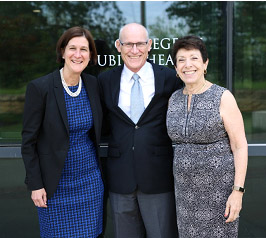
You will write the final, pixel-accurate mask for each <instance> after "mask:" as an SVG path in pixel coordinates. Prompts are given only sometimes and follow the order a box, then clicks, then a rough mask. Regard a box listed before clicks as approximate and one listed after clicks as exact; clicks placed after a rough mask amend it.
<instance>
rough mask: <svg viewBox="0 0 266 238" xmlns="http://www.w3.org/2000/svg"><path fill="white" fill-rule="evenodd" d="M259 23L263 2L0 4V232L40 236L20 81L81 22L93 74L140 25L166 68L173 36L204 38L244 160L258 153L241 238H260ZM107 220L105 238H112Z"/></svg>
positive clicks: (264, 165)
mask: <svg viewBox="0 0 266 238" xmlns="http://www.w3.org/2000/svg"><path fill="white" fill-rule="evenodd" d="M230 10H231V11H230ZM265 21H266V2H263V1H259V2H256V1H255V2H254V1H253V2H249V1H248V2H246V1H243V2H241V1H236V2H221V1H216V2H215V1H167V2H164V1H154V2H153V1H147V2H145V1H142V2H138V1H125V2H124V1H81V2H72V1H56V2H54V1H43V2H42V1H40V2H39V1H38V2H34V1H33V2H32V1H22V2H21V1H17V2H16V1H13V2H5V1H1V2H0V27H1V29H2V30H1V33H0V36H1V37H0V39H1V40H0V52H1V54H0V59H1V64H0V203H1V205H0V211H1V213H0V236H1V237H8V238H12V237H29V238H30V237H38V233H39V231H38V229H39V228H38V218H37V213H36V210H35V208H34V206H33V204H32V202H31V200H30V196H29V194H28V193H27V192H26V189H25V185H24V184H23V180H24V175H25V172H24V167H23V162H22V160H21V157H20V152H19V146H20V143H21V128H22V113H23V105H24V94H25V89H26V85H27V83H28V82H29V81H31V80H33V79H35V78H37V77H40V76H42V75H45V74H47V73H49V72H51V71H53V70H54V69H55V68H57V67H58V65H57V64H56V61H55V59H56V54H55V45H56V42H57V40H58V38H59V36H60V35H61V34H62V33H63V31H64V30H66V29H67V28H69V27H72V26H76V25H80V26H83V27H85V28H88V29H89V30H90V31H91V32H92V34H93V36H94V39H95V41H96V46H97V51H98V54H99V55H98V65H97V66H93V67H92V66H89V67H88V68H87V69H86V71H87V72H88V73H91V74H93V75H95V76H97V75H98V74H99V73H100V72H101V71H104V70H107V69H109V68H112V67H114V66H116V65H119V64H121V63H122V60H121V58H120V56H119V55H118V53H117V51H116V49H115V47H114V41H115V40H116V39H117V38H118V34H119V29H120V27H121V26H123V25H124V24H126V23H129V22H139V23H142V24H144V25H146V27H147V29H148V31H149V33H150V38H151V39H152V40H153V45H152V50H151V52H150V55H149V59H150V60H152V61H153V62H155V63H158V64H161V65H165V66H168V67H173V63H172V59H171V56H170V54H171V48H172V45H173V43H174V41H175V39H176V38H178V37H181V36H184V35H188V34H193V35H197V36H200V37H202V39H203V40H204V41H205V42H206V46H207V49H208V53H209V59H210V62H209V67H208V74H207V79H208V80H210V81H211V82H214V83H217V84H219V85H221V86H225V87H228V88H229V89H231V90H232V93H233V94H234V95H235V97H236V100H237V103H238V105H239V107H240V110H241V112H242V114H243V118H244V123H245V130H246V135H247V139H248V143H249V144H250V145H252V148H251V150H250V151H251V152H252V153H250V155H256V156H250V157H249V168H248V174H247V179H246V188H247V193H246V194H245V195H244V203H243V211H242V212H241V223H240V235H239V237H243V238H244V237H248V238H251V237H266V228H265V226H264V224H266V219H265V215H264V214H265V212H266V208H265V206H263V204H265V202H264V200H263V199H264V198H265V195H266V194H265V189H264V190H263V189H260V188H258V186H257V184H264V183H265V182H266V177H265V171H266V159H265V158H266V149H265V148H266V123H265V120H266V96H265V95H266V81H265V79H264V75H266V67H265V66H266V57H265V55H266V26H265V24H264V22H265ZM228 39H229V40H228ZM230 39H231V40H230ZM228 49H232V51H230V52H229V53H228ZM229 55H231V56H232V58H228V56H229ZM228 72H229V73H230V72H231V76H232V77H229V76H228V75H230V74H228ZM230 85H232V86H230ZM256 146H257V147H256ZM253 151H254V152H253ZM258 151H259V153H257V154H256V152H258ZM257 155H260V156H257ZM107 215H108V220H107V236H106V237H112V229H111V218H110V214H109V213H108V214H107Z"/></svg>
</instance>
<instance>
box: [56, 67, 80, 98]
mask: <svg viewBox="0 0 266 238" xmlns="http://www.w3.org/2000/svg"><path fill="white" fill-rule="evenodd" d="M60 75H61V81H62V84H63V87H64V89H65V90H66V92H67V94H68V95H69V96H71V97H77V96H78V95H79V94H80V92H81V87H82V80H81V77H79V86H78V89H77V91H76V92H74V93H73V92H71V91H70V89H69V88H68V86H67V84H66V81H65V79H64V76H63V68H62V69H60Z"/></svg>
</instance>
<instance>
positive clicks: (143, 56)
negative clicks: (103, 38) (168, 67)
mask: <svg viewBox="0 0 266 238" xmlns="http://www.w3.org/2000/svg"><path fill="white" fill-rule="evenodd" d="M120 41H121V42H122V43H139V42H148V43H147V44H145V45H144V46H140V47H137V46H136V44H134V46H133V47H132V48H129V47H127V46H125V45H122V44H121V43H120ZM120 41H119V40H117V41H116V48H117V50H118V52H120V53H121V57H122V59H123V61H124V63H125V65H126V66H127V67H128V68H129V69H130V70H131V71H132V72H135V73H136V72H138V71H139V70H140V69H141V68H142V66H143V65H144V64H145V63H146V60H147V57H148V53H149V51H150V49H151V44H152V40H151V39H148V35H147V31H146V30H145V28H144V27H143V26H141V25H139V24H135V23H132V24H128V25H126V26H125V27H124V28H123V29H122V31H121V33H120Z"/></svg>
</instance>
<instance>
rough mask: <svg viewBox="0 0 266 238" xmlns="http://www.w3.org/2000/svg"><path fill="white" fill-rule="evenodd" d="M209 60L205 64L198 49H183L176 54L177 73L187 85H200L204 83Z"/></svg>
mask: <svg viewBox="0 0 266 238" xmlns="http://www.w3.org/2000/svg"><path fill="white" fill-rule="evenodd" d="M208 62H209V60H208V59H207V61H206V62H205V63H204V62H203V59H202V56H201V53H200V51H199V50H198V49H191V50H186V49H184V48H181V49H179V50H178V52H177V54H176V66H175V68H176V72H177V74H178V75H179V77H180V78H181V79H182V81H183V82H184V83H185V84H186V85H187V84H198V83H201V82H202V81H204V70H207V66H208Z"/></svg>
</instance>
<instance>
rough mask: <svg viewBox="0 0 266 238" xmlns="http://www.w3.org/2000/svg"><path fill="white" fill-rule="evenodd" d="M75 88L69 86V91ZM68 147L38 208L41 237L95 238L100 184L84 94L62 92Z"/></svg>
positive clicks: (99, 223) (100, 213) (99, 224)
mask: <svg viewBox="0 0 266 238" xmlns="http://www.w3.org/2000/svg"><path fill="white" fill-rule="evenodd" d="M77 87H78V86H70V87H69V89H70V90H71V91H72V92H75V91H76V90H77ZM64 95H65V102H66V109H67V118H68V124H69V134H70V144H69V150H68V155H67V158H66V160H65V165H64V169H63V171H62V174H61V178H60V181H59V184H58V187H57V190H56V193H55V194H54V195H53V197H52V198H51V199H49V200H48V201H47V206H48V208H38V214H39V223H40V235H41V237H42V238H48V237H49V238H55V237H60V238H67V237H69V238H76V237H82V238H83V237H84V238H85V237H86V238H88V237H89V238H96V237H97V236H98V235H99V234H101V233H102V219H103V192H104V187H103V182H102V178H101V172H100V170H99V166H98V163H97V160H96V151H95V147H94V144H93V142H92V141H91V139H90V138H89V136H88V131H89V130H90V129H91V128H92V126H93V118H92V112H91V107H90V102H89V98H88V95H87V92H86V90H85V88H84V84H82V90H81V92H80V94H79V96H77V97H71V96H69V95H68V94H67V93H66V91H65V90H64Z"/></svg>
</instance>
